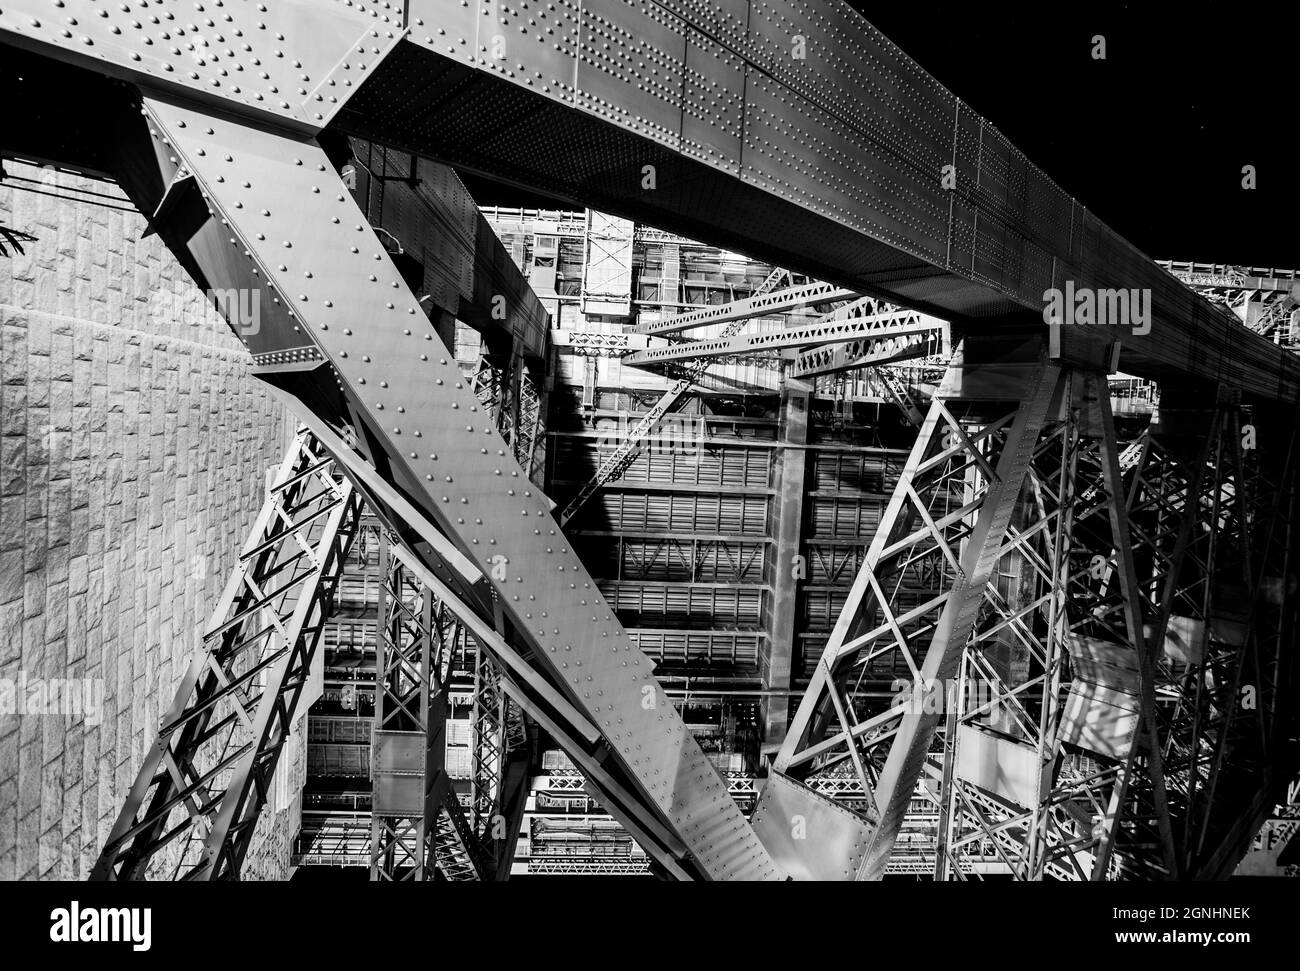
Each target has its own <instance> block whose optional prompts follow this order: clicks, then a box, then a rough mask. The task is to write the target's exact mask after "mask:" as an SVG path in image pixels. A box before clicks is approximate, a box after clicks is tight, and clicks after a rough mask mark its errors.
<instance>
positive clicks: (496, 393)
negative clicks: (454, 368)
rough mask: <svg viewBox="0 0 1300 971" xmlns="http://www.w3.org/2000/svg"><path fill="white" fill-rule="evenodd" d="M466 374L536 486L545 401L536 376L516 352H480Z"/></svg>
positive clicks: (541, 457) (543, 443) (543, 447)
mask: <svg viewBox="0 0 1300 971" xmlns="http://www.w3.org/2000/svg"><path fill="white" fill-rule="evenodd" d="M468 377H469V381H470V387H471V388H472V389H473V391H474V396H475V397H476V398H478V400H479V403H480V404H481V405H482V406H483V408H484V409H485V410H486V411H487V412H488V413H489V414H491V415H492V417H493V419H494V421H495V422H496V426H497V429H498V430H499V431H500V432H501V436H502V437H503V438H504V439H505V440H506V442H507V444H509V445H510V446H511V448H512V449H513V451H514V455H515V460H516V461H517V462H518V463H519V465H520V466H521V467H522V468H523V470H524V472H525V473H526V474H527V475H528V477H529V478H530V479H532V480H533V481H534V482H537V483H538V484H539V485H540V479H541V475H542V470H543V469H544V468H545V467H546V462H545V453H546V427H545V426H546V414H545V412H546V401H545V396H544V394H543V392H542V389H541V382H540V380H539V378H538V376H537V375H536V374H535V373H534V372H533V369H532V368H530V367H529V366H528V365H527V364H526V362H525V361H524V359H523V357H522V356H520V355H517V354H514V355H500V354H490V353H483V354H481V355H480V356H479V359H478V361H477V362H476V363H475V365H474V368H473V369H472V371H470V373H469V374H468Z"/></svg>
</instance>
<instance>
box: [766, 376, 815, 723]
mask: <svg viewBox="0 0 1300 971" xmlns="http://www.w3.org/2000/svg"><path fill="white" fill-rule="evenodd" d="M811 390H812V386H811V384H810V382H807V381H800V380H798V379H796V378H788V377H787V378H786V380H785V386H784V389H783V390H782V392H781V414H780V425H779V432H778V434H779V435H780V444H781V446H782V447H781V448H780V449H778V451H777V453H776V467H775V468H774V469H773V470H772V477H773V481H774V482H775V483H776V484H777V496H776V507H775V510H774V515H773V519H774V520H775V539H776V544H775V547H774V550H775V552H774V555H773V560H772V564H771V568H770V571H771V572H770V576H771V597H772V600H771V606H770V608H769V616H768V629H767V633H768V637H767V650H766V652H765V653H764V654H763V655H762V656H761V657H760V658H759V674H760V675H761V677H762V679H763V688H764V690H766V691H778V692H785V691H789V690H790V684H791V677H790V674H791V666H792V665H793V663H794V661H795V658H796V655H797V653H798V652H797V651H796V650H795V645H794V635H795V629H796V627H797V626H798V619H799V603H798V600H799V581H800V580H802V579H805V578H806V577H807V572H808V570H807V560H806V557H804V556H803V552H802V543H803V497H804V481H805V479H806V473H807V467H808V449H807V448H806V446H807V444H808V418H809V416H808V406H809V401H810V399H809V394H810V392H811ZM789 723H790V699H789V697H788V696H786V695H784V694H778V695H765V696H764V698H763V743H764V745H765V746H767V745H777V744H779V743H780V742H781V740H782V739H784V738H785V733H786V729H787V728H788V727H789Z"/></svg>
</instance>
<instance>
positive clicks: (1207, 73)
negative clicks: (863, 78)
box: [851, 0, 1300, 268]
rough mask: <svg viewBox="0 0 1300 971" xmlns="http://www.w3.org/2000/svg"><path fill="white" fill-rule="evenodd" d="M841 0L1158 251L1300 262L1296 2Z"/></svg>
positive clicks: (1299, 8)
mask: <svg viewBox="0 0 1300 971" xmlns="http://www.w3.org/2000/svg"><path fill="white" fill-rule="evenodd" d="M851 2H852V5H853V6H854V7H855V8H857V9H858V10H859V11H861V12H862V13H863V15H864V16H865V17H866V18H867V19H868V20H870V21H871V22H872V23H873V24H874V25H875V26H876V27H877V28H879V29H880V31H881V32H882V33H884V34H885V36H887V37H889V38H890V39H891V40H892V41H894V43H896V44H898V46H899V47H901V48H902V49H903V50H904V51H906V52H907V53H908V54H909V55H911V56H912V57H913V58H915V59H916V60H917V61H918V62H919V63H920V64H921V65H922V66H923V67H924V68H925V69H926V70H927V71H929V72H930V74H932V75H934V76H935V77H936V78H937V79H938V80H939V81H940V82H941V83H942V84H943V85H945V86H946V87H947V88H949V89H950V90H951V91H953V92H954V93H955V94H956V95H957V96H958V97H959V98H961V99H962V100H963V101H964V102H966V103H967V104H969V105H970V106H971V107H972V108H973V109H975V110H976V111H978V112H979V113H980V114H982V115H983V116H984V117H985V118H987V119H988V120H989V121H991V122H992V123H993V124H994V126H995V127H997V128H998V129H1000V130H1001V131H1002V133H1003V134H1005V135H1006V136H1007V137H1008V138H1009V139H1010V140H1011V142H1012V143H1013V144H1014V145H1016V146H1017V147H1019V148H1020V149H1021V150H1022V151H1023V152H1024V153H1025V154H1026V155H1028V156H1029V158H1030V159H1031V160H1032V161H1033V162H1034V163H1035V164H1037V165H1038V166H1039V168H1041V169H1043V170H1044V171H1045V172H1047V174H1048V175H1049V176H1051V178H1052V179H1054V180H1055V181H1056V182H1057V184H1059V185H1060V186H1061V187H1062V188H1064V189H1065V190H1066V191H1067V192H1069V193H1070V194H1071V195H1073V196H1075V197H1076V198H1077V199H1078V200H1079V201H1080V202H1082V203H1083V204H1084V205H1086V206H1088V207H1089V208H1090V209H1092V210H1093V211H1094V212H1095V213H1096V214H1097V215H1098V216H1099V217H1100V218H1102V219H1103V220H1105V221H1106V222H1107V223H1109V224H1110V225H1111V227H1112V228H1114V229H1115V230H1116V231H1117V232H1119V233H1120V234H1121V235H1123V236H1126V237H1127V238H1128V239H1129V240H1130V241H1131V242H1133V243H1134V244H1135V245H1137V246H1138V248H1139V249H1142V250H1143V251H1145V252H1146V253H1147V254H1148V255H1150V256H1152V257H1153V258H1157V259H1184V260H1200V261H1204V262H1225V263H1247V264H1254V265H1268V266H1279V267H1284V268H1292V267H1294V266H1296V265H1297V264H1300V231H1298V230H1297V227H1296V216H1297V215H1298V214H1300V213H1298V210H1300V200H1298V199H1297V182H1296V180H1297V176H1298V175H1300V110H1298V109H1300V98H1297V88H1298V87H1300V84H1298V82H1300V5H1297V4H1295V3H1294V2H1291V3H1288V2H1285V0H1283V2H1279V3H1275V4H1264V5H1247V4H1242V3H1235V4H1232V3H1223V2H1205V0H1199V2H1188V3H1168V2H1163V3H1161V2H1152V3H1118V2H1110V0H1101V2H1090V3H1086V4H1074V5H1072V4H1051V3H1045V2H1039V3H1035V4H1026V3H1005V4H987V3H986V4H975V3H950V2H925V3H897V2H893V3H879V2H864V0H851ZM1095 34H1101V35H1103V36H1104V37H1105V38H1106V53H1107V59H1106V60H1105V61H1095V60H1093V59H1092V56H1091V49H1092V44H1091V42H1092V37H1093V35H1095ZM1247 164H1251V165H1254V166H1255V167H1256V172H1257V175H1258V188H1257V189H1256V190H1254V191H1251V192H1247V191H1244V190H1243V189H1242V188H1241V180H1242V175H1241V169H1242V166H1243V165H1247Z"/></svg>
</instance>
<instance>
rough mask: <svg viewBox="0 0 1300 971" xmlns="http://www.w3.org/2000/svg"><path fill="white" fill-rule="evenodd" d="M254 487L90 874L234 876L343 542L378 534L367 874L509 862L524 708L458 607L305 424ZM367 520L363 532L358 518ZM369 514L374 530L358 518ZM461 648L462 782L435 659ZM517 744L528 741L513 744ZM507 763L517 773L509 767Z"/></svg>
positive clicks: (326, 607)
mask: <svg viewBox="0 0 1300 971" xmlns="http://www.w3.org/2000/svg"><path fill="white" fill-rule="evenodd" d="M269 482H270V485H269V486H268V491H267V495H266V500H265V503H264V506H263V509H262V510H261V512H260V514H259V515H258V518H257V520H256V521H255V524H254V526H253V529H252V531H251V534H250V536H249V539H248V541H247V542H246V544H245V546H244V549H243V552H242V553H241V555H240V558H239V562H238V565H237V567H236V569H235V571H234V573H233V574H232V576H231V578H230V579H229V581H228V583H227V585H226V588H225V591H224V592H223V594H222V598H221V600H220V602H219V604H218V606H217V608H216V610H215V612H214V614H213V619H212V622H211V623H210V625H209V628H208V630H207V632H206V634H205V636H204V639H203V645H202V647H201V648H200V650H199V651H198V652H197V654H196V656H195V658H194V660H193V661H192V662H191V664H190V667H189V669H188V671H187V673H186V676H185V678H184V679H183V680H182V682H181V684H180V687H179V689H178V691H177V696H176V700H175V701H174V702H173V705H172V707H171V709H170V710H169V712H168V714H167V715H166V716H165V717H164V719H163V722H162V726H161V729H160V733H159V737H158V739H157V740H156V741H155V743H154V745H153V747H152V748H151V749H150V752H149V754H148V756H147V757H146V760H145V762H144V765H143V766H142V768H141V770H140V773H139V775H138V776H137V780H136V782H135V785H134V786H133V787H132V789H131V792H130V795H129V797H128V799H127V802H126V805H125V807H124V808H123V810H122V813H121V815H120V817H119V819H118V821H117V823H116V825H115V826H114V827H113V830H112V833H111V835H110V837H109V839H108V841H107V842H106V844H105V847H104V850H103V851H102V853H101V856H100V859H99V861H98V864H97V866H96V867H95V870H94V873H93V878H94V879H145V878H153V879H236V878H238V876H239V873H240V868H241V866H242V864H243V861H244V858H245V856H246V855H247V854H248V852H249V849H250V844H251V843H252V841H253V839H254V830H255V828H256V825H257V822H258V818H259V815H260V814H261V813H262V810H263V809H264V808H265V807H266V805H267V801H268V798H269V795H270V792H271V780H272V779H273V778H274V776H275V773H276V767H277V765H278V764H279V760H280V757H281V755H282V753H283V750H284V748H285V744H286V741H287V739H288V735H289V731H290V726H291V725H293V724H294V723H295V722H296V721H298V720H299V719H300V717H301V715H302V714H303V711H302V710H301V705H300V700H301V698H302V695H303V690H304V687H305V686H306V685H307V683H308V679H309V676H310V669H311V666H312V658H313V656H314V654H315V651H316V646H317V643H318V641H319V638H320V634H321V631H322V630H323V629H324V627H325V625H326V623H327V622H328V620H329V618H330V614H331V611H332V609H333V603H334V596H335V591H336V589H337V587H338V584H339V581H340V578H341V576H342V574H343V570H344V567H345V565H346V564H347V562H348V558H349V555H350V553H351V552H352V550H353V549H354V543H355V544H356V547H357V548H359V547H360V545H361V542H362V541H363V540H364V541H367V542H368V541H370V540H371V539H372V538H373V539H377V540H378V543H379V550H380V556H379V560H380V578H381V590H380V601H379V615H378V631H379V638H378V643H377V652H376V664H377V675H376V688H377V690H376V713H375V728H376V733H375V753H376V754H375V759H374V762H375V765H376V771H375V788H376V793H375V803H376V811H375V812H374V814H373V815H372V819H371V822H370V824H369V833H368V836H369V840H368V850H367V853H368V858H369V860H370V867H371V876H372V879H376V880H411V879H414V880H423V879H432V878H434V877H435V876H437V877H440V878H443V879H447V880H466V879H480V878H484V877H492V876H494V875H497V874H498V873H499V872H501V867H502V864H503V862H504V863H506V867H505V869H506V870H508V861H503V859H502V857H503V855H508V853H509V850H510V849H511V848H512V847H513V841H512V840H510V839H509V836H510V833H509V827H510V826H514V827H516V829H517V826H518V814H517V811H515V812H512V811H511V807H509V806H507V805H504V802H505V800H506V799H508V798H510V797H511V796H512V794H514V789H509V788H507V787H505V786H503V773H504V772H505V771H506V769H507V766H508V764H509V757H510V756H511V755H512V754H514V753H522V752H523V750H524V747H525V746H526V743H527V723H526V720H525V717H524V714H523V712H522V710H521V709H520V708H519V706H518V705H517V704H516V703H514V702H513V701H511V700H509V699H508V698H507V697H506V694H505V692H504V691H503V690H502V687H501V677H500V671H499V668H498V666H497V664H496V662H494V661H493V660H492V657H491V655H490V654H488V653H487V652H485V651H484V650H482V648H481V647H480V645H479V642H478V641H477V640H476V639H475V638H474V636H473V635H472V634H471V633H470V632H469V630H468V629H467V628H466V626H465V624H464V623H463V621H462V619H461V616H462V614H463V613H464V612H465V611H468V610H470V609H471V608H470V607H468V606H467V605H464V604H461V603H455V604H452V603H449V602H448V601H447V600H445V599H440V598H439V596H438V595H437V594H436V593H435V592H434V591H433V590H432V589H430V587H429V586H427V585H426V584H425V582H424V580H423V573H422V571H421V569H420V568H419V567H418V566H417V565H416V564H415V563H414V561H413V560H412V559H411V555H410V554H409V553H408V552H406V551H405V550H404V549H403V548H401V547H400V546H396V545H394V543H393V540H392V537H391V535H390V533H389V531H388V529H387V527H386V526H384V525H383V524H382V523H380V522H379V521H378V520H376V519H375V518H374V517H373V516H371V515H369V514H368V512H367V506H366V505H365V503H364V502H363V500H362V499H361V497H360V494H359V493H358V492H357V491H355V490H354V489H353V487H352V486H351V484H350V483H349V481H348V479H347V478H345V477H344V475H343V474H342V472H341V470H340V469H339V467H338V466H337V465H336V463H335V461H334V459H333V458H332V457H331V456H330V454H329V453H328V452H327V451H326V450H325V449H324V448H323V446H322V445H321V444H320V443H319V442H318V441H317V440H316V439H315V438H314V437H313V436H312V435H311V434H310V433H309V432H307V431H303V432H300V433H299V434H298V436H297V437H296V438H295V439H294V441H293V444H292V446H291V447H290V449H289V451H288V453H287V455H286V457H285V459H284V461H283V462H282V463H281V465H280V466H279V468H278V469H277V470H276V472H275V474H274V476H273V477H272V478H270V480H269ZM368 531H369V532H368ZM370 532H373V533H374V536H373V537H371V536H370ZM457 656H471V657H473V658H474V659H475V661H474V667H475V693H474V699H473V708H472V719H473V739H472V744H473V756H472V759H473V767H474V770H473V777H472V779H471V785H470V787H469V791H468V792H467V793H465V794H464V796H463V798H464V800H465V801H466V803H468V807H469V811H468V812H467V811H466V808H465V807H463V806H462V802H461V799H462V797H461V796H459V795H458V794H457V792H456V790H455V789H454V787H453V785H452V782H451V779H450V778H449V777H448V775H447V772H446V770H445V767H444V765H443V761H444V746H445V735H446V719H447V715H448V712H449V698H448V688H449V684H448V674H449V669H450V663H451V659H452V658H453V657H457ZM525 754H526V753H525ZM516 781H517V780H516Z"/></svg>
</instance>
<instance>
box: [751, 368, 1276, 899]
mask: <svg viewBox="0 0 1300 971" xmlns="http://www.w3.org/2000/svg"><path fill="white" fill-rule="evenodd" d="M1027 389H1028V390H1027V391H1026V393H1025V394H1024V396H1023V397H1022V398H1021V400H1020V401H1018V402H1013V403H1011V404H1009V405H1006V406H1005V407H1004V408H1003V410H1001V411H998V410H997V409H991V408H990V405H989V403H987V402H982V403H975V402H965V401H962V400H961V399H959V398H956V397H953V396H948V397H943V396H941V397H936V398H935V400H934V402H933V403H932V405H931V408H930V412H929V414H928V416H927V417H926V419H925V421H924V423H923V425H922V427H921V430H920V434H919V437H918V440H917V443H916V446H915V448H914V450H913V452H912V455H911V458H910V459H909V462H908V464H907V466H906V468H905V470H904V472H903V475H902V477H901V480H900V482H899V484H898V487H897V490H896V491H895V493H894V496H893V498H892V499H891V502H890V504H889V506H888V508H887V510H886V513H885V516H884V517H883V519H882V524H881V527H880V529H879V531H878V533H877V535H876V537H875V539H874V541H873V543H872V545H871V547H870V549H869V550H868V553H867V558H866V562H865V565H864V567H863V569H862V571H861V572H860V574H859V576H858V578H857V580H856V582H855V584H854V587H853V590H852V591H851V593H850V597H849V600H848V602H847V603H846V605H845V608H844V611H843V613H842V615H841V617H840V620H839V622H838V623H837V625H836V628H835V630H834V632H833V634H832V637H831V640H830V642H829V643H828V645H827V648H826V651H825V653H824V655H823V657H822V659H821V661H820V663H819V665H818V667H817V670H816V673H815V675H814V680H813V684H812V686H811V688H810V690H809V692H808V694H807V695H806V696H805V699H804V702H803V704H802V705H801V707H800V709H799V712H798V713H797V715H796V717H795V720H794V722H793V723H792V726H791V731H790V734H789V736H788V737H787V740H786V742H785V744H784V745H783V747H782V749H781V751H780V753H779V754H778V757H777V759H776V763H775V768H776V769H777V770H778V772H780V773H781V774H782V775H783V776H784V777H786V778H791V779H794V780H798V781H802V782H803V783H805V784H810V783H811V784H816V783H818V782H822V781H825V780H827V779H831V778H835V777H842V776H843V775H845V774H846V773H851V774H852V775H854V776H855V777H856V778H858V780H859V781H860V782H861V785H862V788H863V790H864V793H865V798H863V799H861V800H858V801H857V804H856V805H854V806H853V807H851V808H854V809H855V810H856V811H857V813H858V814H859V815H860V817H861V818H862V819H864V820H865V821H866V823H867V824H869V826H870V827H871V828H872V831H873V836H872V838H871V840H870V847H869V849H868V850H867V852H865V853H864V854H863V856H862V858H861V860H860V861H858V870H857V873H858V876H860V877H863V876H865V877H875V876H879V875H880V874H881V873H882V872H883V868H884V866H885V864H886V863H887V862H888V860H889V855H890V853H891V852H892V851H893V850H894V848H895V843H896V841H897V840H898V836H899V831H900V827H901V814H902V813H903V812H904V811H905V810H906V808H907V806H908V800H909V798H910V797H911V796H912V794H913V790H912V786H913V784H914V783H915V782H916V781H917V780H918V779H919V780H920V781H921V785H920V787H919V789H918V790H917V792H918V793H919V794H920V795H921V796H922V797H923V798H928V799H930V800H932V801H934V802H935V803H936V804H937V805H938V807H939V823H938V830H939V831H938V834H937V835H938V842H937V846H938V853H937V857H936V859H935V860H934V861H933V862H934V873H935V875H936V876H938V877H941V878H943V877H958V878H964V877H968V876H972V875H978V874H980V873H982V872H985V871H986V870H987V869H989V868H990V867H989V865H990V864H1000V866H999V867H998V868H999V869H1004V870H1009V871H1010V872H1011V873H1012V874H1014V875H1016V876H1018V877H1021V878H1028V879H1041V878H1044V877H1047V878H1053V879H1104V878H1116V877H1126V878H1135V877H1136V878H1143V879H1157V878H1169V877H1177V876H1180V875H1208V874H1210V873H1213V872H1217V871H1216V870H1215V867H1219V868H1221V867H1222V866H1224V865H1226V864H1227V863H1228V862H1230V860H1229V857H1230V854H1231V852H1233V851H1232V850H1231V848H1232V847H1237V846H1238V844H1240V843H1241V842H1242V839H1243V837H1244V838H1245V839H1248V838H1249V833H1248V832H1241V833H1238V832H1234V831H1233V827H1234V826H1236V827H1238V828H1240V827H1242V826H1249V822H1248V821H1246V820H1247V819H1248V818H1249V817H1248V816H1247V817H1245V818H1243V810H1246V809H1248V808H1249V809H1252V811H1253V807H1250V806H1249V805H1248V804H1249V803H1250V800H1251V799H1254V798H1257V797H1258V795H1259V793H1260V785H1261V783H1260V780H1261V779H1266V778H1267V773H1268V771H1269V765H1270V761H1269V760H1270V758H1271V755H1272V752H1273V750H1274V748H1275V747H1276V746H1277V745H1278V744H1279V742H1278V739H1279V738H1280V733H1281V732H1282V731H1283V730H1284V729H1283V727H1282V724H1281V722H1280V720H1279V714H1278V713H1279V711H1280V708H1281V706H1280V705H1279V703H1278V692H1279V685H1281V684H1283V683H1285V681H1284V678H1283V676H1282V668H1283V665H1284V657H1283V655H1282V653H1281V650H1280V648H1281V645H1282V644H1283V643H1284V642H1285V638H1286V637H1287V636H1289V635H1288V629H1289V624H1290V615H1289V611H1288V610H1287V609H1286V608H1285V600H1286V595H1285V591H1284V590H1283V587H1284V586H1285V584H1286V580H1285V579H1284V578H1285V577H1287V576H1288V570H1289V569H1291V564H1290V560H1289V558H1288V557H1289V553H1288V551H1289V549H1290V535H1291V533H1290V523H1289V520H1288V517H1289V515H1290V510H1291V508H1292V505H1293V494H1292V490H1293V484H1292V480H1293V476H1294V469H1293V465H1294V462H1293V459H1292V457H1291V446H1290V443H1289V442H1281V443H1279V447H1278V448H1277V449H1276V450H1269V451H1268V452H1267V453H1262V452H1261V451H1260V450H1258V449H1254V448H1245V449H1243V447H1242V446H1243V442H1246V443H1252V440H1251V437H1250V436H1251V434H1253V431H1252V428H1251V427H1249V426H1247V425H1246V424H1244V423H1243V420H1242V412H1241V409H1240V408H1239V407H1238V406H1237V405H1235V404H1231V403H1223V404H1220V406H1219V407H1217V408H1213V407H1211V408H1209V409H1208V410H1205V409H1204V408H1202V409H1201V410H1199V411H1194V412H1190V413H1189V414H1188V416H1186V418H1185V419H1184V420H1183V421H1182V423H1181V426H1178V427H1177V428H1176V430H1173V431H1171V430H1170V429H1171V427H1174V424H1175V423H1174V422H1173V421H1172V420H1170V419H1169V418H1168V416H1167V418H1166V424H1165V425H1163V426H1162V425H1157V426H1153V428H1152V429H1150V430H1148V431H1147V432H1146V433H1144V434H1143V435H1142V436H1141V437H1140V438H1139V439H1138V440H1137V441H1135V442H1132V443H1130V444H1129V445H1128V446H1127V447H1126V448H1124V449H1123V451H1121V450H1120V448H1119V445H1118V443H1117V440H1116V431H1115V425H1114V421H1113V417H1112V415H1111V413H1110V406H1109V397H1108V392H1107V388H1106V383H1105V378H1104V376H1103V375H1102V374H1100V373H1098V372H1092V371H1085V370H1081V369H1072V368H1062V367H1057V366H1055V365H1053V364H1047V365H1044V366H1043V367H1042V368H1041V370H1040V371H1039V373H1038V375H1037V379H1036V381H1032V382H1029V383H1028V384H1027ZM1289 436H1290V431H1289V430H1288V431H1287V432H1286V433H1285V436H1284V437H1288V438H1289ZM1261 454H1267V455H1270V456H1273V460H1272V461H1268V462H1261V459H1260V458H1259V457H1260V456H1261ZM1264 464H1267V465H1269V466H1270V467H1271V468H1270V471H1269V472H1268V473H1266V472H1265V470H1264V469H1263V468H1262V467H1261V466H1262V465H1264ZM1126 483H1127V484H1126ZM1249 591H1255V593H1254V595H1253V596H1252V595H1251V594H1250V593H1249ZM886 686H888V688H889V690H888V691H886V690H884V689H885V687H886ZM900 687H901V688H902V689H903V690H902V691H900V690H899V689H900ZM1243 698H1244V699H1246V700H1247V702H1248V703H1246V704H1243V703H1242V702H1243ZM1234 791H1237V792H1239V793H1240V796H1239V797H1238V798H1235V799H1234V798H1230V794H1231V793H1232V792H1234ZM908 848H909V847H908V845H905V844H902V843H900V844H899V850H900V851H905V850H907V849H908ZM1225 854H1226V855H1225Z"/></svg>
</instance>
